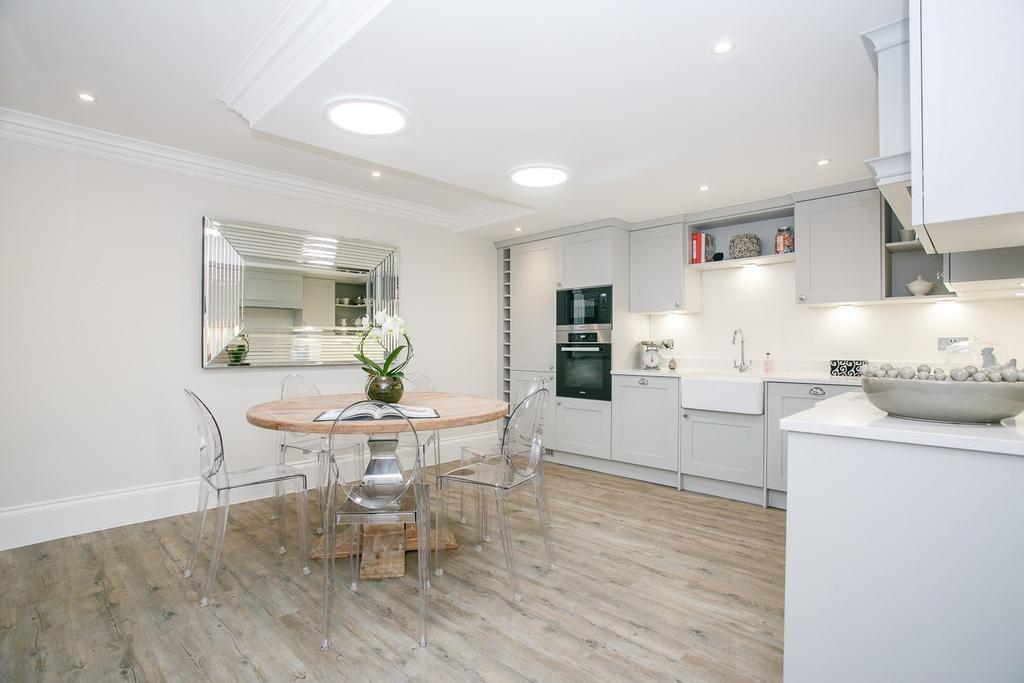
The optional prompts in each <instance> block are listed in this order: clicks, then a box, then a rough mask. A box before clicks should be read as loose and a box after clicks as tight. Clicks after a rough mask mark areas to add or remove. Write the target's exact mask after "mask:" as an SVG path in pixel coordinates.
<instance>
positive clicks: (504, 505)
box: [495, 490, 523, 602]
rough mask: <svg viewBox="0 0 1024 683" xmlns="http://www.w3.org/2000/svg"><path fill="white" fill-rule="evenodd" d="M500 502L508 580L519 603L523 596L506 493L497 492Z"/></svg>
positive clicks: (496, 495)
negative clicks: (513, 546)
mask: <svg viewBox="0 0 1024 683" xmlns="http://www.w3.org/2000/svg"><path fill="white" fill-rule="evenodd" d="M495 498H497V500H498V505H497V508H498V529H499V531H500V532H501V545H502V547H503V548H504V549H505V565H506V567H507V568H508V578H509V581H511V583H512V599H513V600H515V601H516V602H519V601H520V600H522V599H523V594H522V593H521V592H520V590H519V576H518V575H517V574H516V558H515V554H514V552H513V549H512V526H511V524H510V523H509V519H508V498H507V492H506V491H500V490H499V491H495Z"/></svg>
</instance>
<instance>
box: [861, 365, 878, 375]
mask: <svg viewBox="0 0 1024 683" xmlns="http://www.w3.org/2000/svg"><path fill="white" fill-rule="evenodd" d="M860 374H862V375H864V376H865V377H874V376H875V366H873V365H871V364H870V363H865V364H864V365H862V366H860Z"/></svg>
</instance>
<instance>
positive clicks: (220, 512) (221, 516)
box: [199, 489, 229, 607]
mask: <svg viewBox="0 0 1024 683" xmlns="http://www.w3.org/2000/svg"><path fill="white" fill-rule="evenodd" d="M228 504H229V500H228V491H227V489H225V490H223V491H218V492H217V506H218V509H217V528H216V534H217V537H216V539H215V540H214V542H213V553H212V554H211V555H210V573H209V575H208V576H207V577H206V585H205V586H204V587H203V596H202V598H200V600H199V604H200V605H201V606H202V607H206V606H207V605H208V604H210V592H211V591H212V590H213V581H214V579H215V578H216V577H217V567H218V566H219V565H220V553H221V551H222V550H224V535H225V534H226V533H227V530H228Z"/></svg>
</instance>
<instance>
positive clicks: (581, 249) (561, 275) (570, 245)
mask: <svg viewBox="0 0 1024 683" xmlns="http://www.w3.org/2000/svg"><path fill="white" fill-rule="evenodd" d="M615 229H616V228H611V227H608V228H595V229H593V230H585V231H583V232H575V233H572V234H569V235H560V236H558V237H556V238H554V239H555V242H556V247H555V252H556V259H555V261H556V267H555V287H557V288H558V289H575V288H577V287H597V286H603V285H610V284H612V280H613V278H614V262H613V259H612V247H613V239H612V230H615ZM552 298H554V297H552Z"/></svg>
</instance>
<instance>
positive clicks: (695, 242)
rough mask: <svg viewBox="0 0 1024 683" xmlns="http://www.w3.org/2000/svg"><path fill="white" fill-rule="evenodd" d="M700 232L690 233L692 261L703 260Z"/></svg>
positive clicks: (698, 261)
mask: <svg viewBox="0 0 1024 683" xmlns="http://www.w3.org/2000/svg"><path fill="white" fill-rule="evenodd" d="M700 235H701V234H700V233H699V232H691V233H690V263H700V262H701V251H700Z"/></svg>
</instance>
